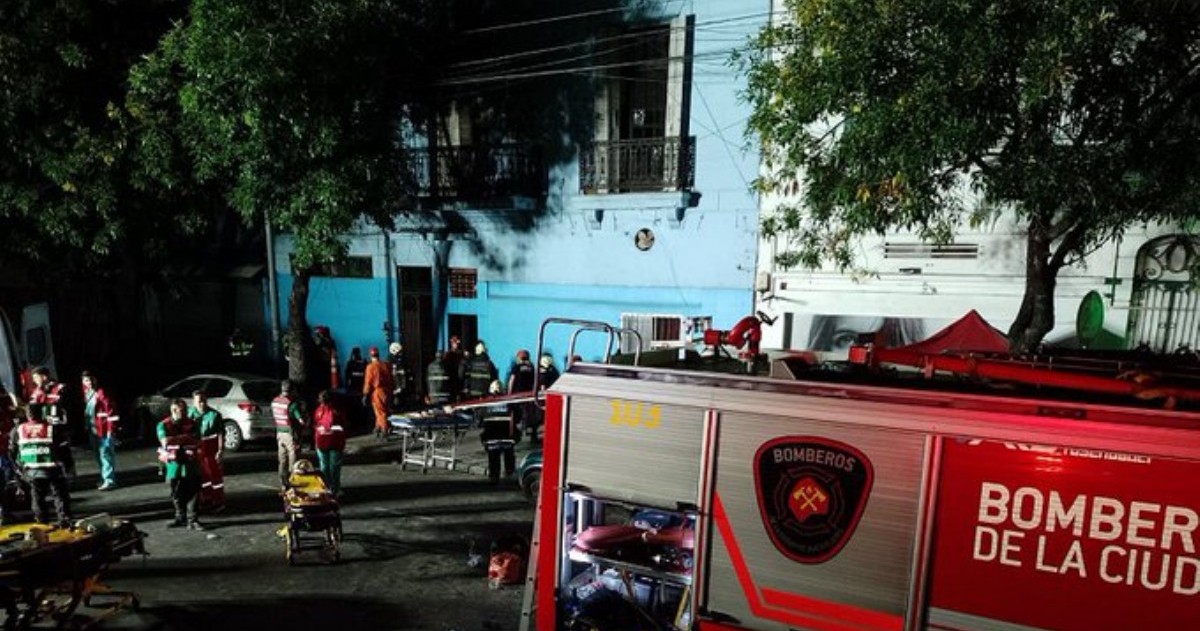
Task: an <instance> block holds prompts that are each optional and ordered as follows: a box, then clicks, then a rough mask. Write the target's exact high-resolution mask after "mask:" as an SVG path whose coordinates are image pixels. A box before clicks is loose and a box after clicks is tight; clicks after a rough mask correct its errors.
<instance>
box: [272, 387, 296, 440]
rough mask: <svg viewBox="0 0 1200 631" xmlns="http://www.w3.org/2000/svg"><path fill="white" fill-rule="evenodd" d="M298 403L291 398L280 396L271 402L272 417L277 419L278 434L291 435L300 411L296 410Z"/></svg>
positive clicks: (276, 429)
mask: <svg viewBox="0 0 1200 631" xmlns="http://www.w3.org/2000/svg"><path fill="white" fill-rule="evenodd" d="M295 405H296V402H295V401H292V399H291V397H288V396H284V395H282V394H281V395H279V396H277V397H275V399H274V400H273V401H271V416H272V417H274V419H275V433H276V434H290V433H292V429H293V428H294V426H295V425H296V424H297V420H298V419H297V418H296V417H297V416H298V415H299V411H298V410H296V409H295V407H294V406H295Z"/></svg>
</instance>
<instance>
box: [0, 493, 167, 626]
mask: <svg viewBox="0 0 1200 631" xmlns="http://www.w3.org/2000/svg"><path fill="white" fill-rule="evenodd" d="M145 536H146V535H145V533H143V532H141V531H139V530H138V529H137V527H135V526H134V525H133V524H132V523H131V522H128V521H124V520H119V519H112V518H110V517H109V516H108V515H97V516H95V517H91V518H88V519H84V520H80V521H78V522H76V523H75V524H74V525H73V526H72V527H70V528H59V527H56V526H46V525H42V524H34V523H27V524H16V525H11V526H4V527H0V604H2V605H3V608H4V611H5V616H6V618H5V622H4V628H6V629H7V628H28V627H30V626H32V625H35V624H39V623H42V622H52V623H53V624H55V625H56V626H60V627H61V626H64V625H66V624H68V623H71V624H72V625H73V626H74V627H75V628H87V627H91V626H94V625H98V624H101V623H102V622H103V621H104V620H105V619H107V618H109V617H111V616H113V615H115V614H117V613H119V612H120V611H122V610H124V609H130V608H137V606H138V599H137V596H136V595H134V594H133V593H132V592H121V591H114V590H112V589H110V588H109V587H108V586H106V585H105V584H103V583H101V582H100V575H101V574H103V573H104V572H105V571H106V570H107V569H108V567H109V566H110V565H112V564H113V563H115V562H117V561H119V560H121V559H122V558H123V557H126V556H129V555H131V554H135V553H137V554H143V555H144V554H145V553H146V551H145V548H144V547H143V545H142V539H143V538H144V537H145ZM81 604H82V605H83V606H84V607H88V608H91V609H95V610H97V614H96V615H94V616H87V617H82V618H81V617H80V616H77V615H76V610H77V609H78V607H79V605H81Z"/></svg>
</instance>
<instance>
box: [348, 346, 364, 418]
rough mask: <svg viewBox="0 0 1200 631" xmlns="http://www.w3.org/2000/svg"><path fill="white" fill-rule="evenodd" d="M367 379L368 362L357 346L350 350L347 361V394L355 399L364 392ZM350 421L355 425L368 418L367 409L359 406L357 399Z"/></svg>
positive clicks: (352, 405) (352, 407)
mask: <svg viewBox="0 0 1200 631" xmlns="http://www.w3.org/2000/svg"><path fill="white" fill-rule="evenodd" d="M366 378H367V362H366V361H365V360H363V356H362V349H361V348H359V347H357V346H355V347H354V348H352V349H350V359H348V360H346V394H347V395H350V396H351V397H354V395H355V394H356V393H359V392H362V389H363V382H364V381H366ZM350 406H351V410H350V414H349V417H350V420H351V421H353V422H354V424H355V425H358V424H359V423H362V422H363V419H365V418H367V411H366V409H365V408H364V407H363V406H361V405H359V404H358V401H357V397H355V402H354V403H352V404H350Z"/></svg>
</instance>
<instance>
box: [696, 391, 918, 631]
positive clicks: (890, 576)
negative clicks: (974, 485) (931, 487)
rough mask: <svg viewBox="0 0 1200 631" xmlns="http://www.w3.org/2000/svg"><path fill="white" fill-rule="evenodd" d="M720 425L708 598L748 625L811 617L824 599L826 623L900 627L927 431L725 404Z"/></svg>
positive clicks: (799, 622)
mask: <svg viewBox="0 0 1200 631" xmlns="http://www.w3.org/2000/svg"><path fill="white" fill-rule="evenodd" d="M719 428H720V429H719V439H718V441H719V442H718V445H719V447H718V449H717V454H718V455H717V463H716V471H717V476H716V482H715V487H714V490H715V496H716V499H715V500H714V505H715V504H717V503H718V502H719V504H720V510H717V507H716V506H714V521H715V522H716V523H715V527H714V528H713V535H712V536H713V546H712V550H713V553H712V557H711V565H710V575H709V584H708V586H707V587H708V589H707V594H708V602H707V603H706V604H707V606H708V607H709V608H711V609H712V610H714V611H720V612H722V613H726V614H729V615H732V616H734V617H736V618H738V619H740V620H742V621H743V623H744V624H745V627H746V628H747V629H777V628H779V627H777V626H774V624H773V623H784V624H786V625H788V626H789V627H791V628H809V625H808V624H805V622H804V621H805V619H806V618H805V617H806V616H808V615H809V613H811V610H812V607H813V606H814V605H812V603H819V604H820V606H819V607H817V609H819V610H821V611H823V612H824V614H823V615H824V616H825V617H826V618H827V620H826V622H827V623H828V624H829V625H831V626H827V627H820V628H830V629H832V628H850V627H847V626H839V625H845V624H847V623H850V622H856V621H857V622H856V623H858V622H862V621H864V620H866V621H870V624H868V625H866V626H863V627H862V628H863V629H877V630H883V629H895V630H896V631H899V629H901V628H902V627H903V616H904V615H905V612H906V610H907V603H908V597H909V589H910V583H911V573H912V559H913V552H914V550H913V548H914V545H915V539H916V532H917V525H918V515H919V504H920V500H919V498H920V492H921V491H920V487H921V479H922V471H923V466H924V461H925V449H926V447H925V437H924V436H923V435H921V434H917V433H909V432H902V431H896V430H887V429H881V428H878V427H873V428H868V427H862V426H856V425H852V424H847V423H837V422H828V421H824V420H816V419H799V418H786V417H781V416H768V415H762V414H744V413H722V414H721V416H720V421H719ZM843 455H845V456H846V457H843ZM848 457H853V459H854V461H853V462H852V463H850V464H847V463H848V462H849V461H848V460H847V458H848ZM858 471H862V472H863V473H864V474H865V475H862V476H858V477H856V476H855V475H853V474H851V472H858ZM864 479H865V480H867V481H864ZM814 482H815V483H816V484H815V485H814ZM864 487H866V488H865V489H864ZM781 488H782V490H783V491H784V493H782V494H781V493H780V489H781ZM818 490H819V492H818ZM797 491H799V492H800V493H801V495H799V496H797V495H795V493H796V492H797ZM818 495H819V496H820V501H818V499H817V497H816V496H818ZM795 497H799V498H800V500H798V501H792V502H788V501H781V500H783V499H786V498H795ZM855 514H857V515H858V517H857V518H855ZM788 522H792V523H793V524H795V526H794V527H790V528H789V527H788V526H787V523H788ZM798 603H809V604H798ZM751 620H754V621H755V622H749V621H751ZM769 621H770V622H769ZM854 628H858V627H854Z"/></svg>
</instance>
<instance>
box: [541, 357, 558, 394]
mask: <svg viewBox="0 0 1200 631" xmlns="http://www.w3.org/2000/svg"><path fill="white" fill-rule="evenodd" d="M555 381H558V366H555V365H554V358H553V357H551V356H550V353H544V354H542V358H541V359H539V360H538V390H548V389H549V388H550V386H553V385H554V382H555Z"/></svg>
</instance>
